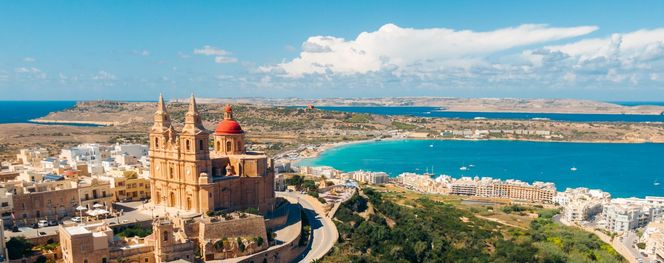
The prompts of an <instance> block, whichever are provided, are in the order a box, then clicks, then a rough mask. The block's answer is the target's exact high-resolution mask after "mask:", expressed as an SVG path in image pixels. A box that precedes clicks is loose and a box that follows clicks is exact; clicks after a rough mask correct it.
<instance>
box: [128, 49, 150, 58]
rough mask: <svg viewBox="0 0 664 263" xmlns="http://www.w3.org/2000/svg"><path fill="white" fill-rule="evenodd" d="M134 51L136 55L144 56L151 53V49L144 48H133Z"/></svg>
mask: <svg viewBox="0 0 664 263" xmlns="http://www.w3.org/2000/svg"><path fill="white" fill-rule="evenodd" d="M132 53H134V54H135V55H139V56H144V57H147V56H149V55H150V51H148V50H145V49H143V50H132Z"/></svg>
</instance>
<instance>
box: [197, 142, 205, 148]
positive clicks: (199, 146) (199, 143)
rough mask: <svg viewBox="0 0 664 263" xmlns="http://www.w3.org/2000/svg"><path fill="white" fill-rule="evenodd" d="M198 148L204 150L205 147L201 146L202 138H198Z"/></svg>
mask: <svg viewBox="0 0 664 263" xmlns="http://www.w3.org/2000/svg"><path fill="white" fill-rule="evenodd" d="M198 150H199V151H202V150H205V148H204V147H203V140H198Z"/></svg>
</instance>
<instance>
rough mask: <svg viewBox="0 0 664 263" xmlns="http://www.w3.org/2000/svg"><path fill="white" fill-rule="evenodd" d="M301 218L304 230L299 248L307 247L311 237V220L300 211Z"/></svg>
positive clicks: (302, 229) (302, 230)
mask: <svg viewBox="0 0 664 263" xmlns="http://www.w3.org/2000/svg"><path fill="white" fill-rule="evenodd" d="M300 218H302V228H301V229H300V231H301V233H300V241H299V242H298V246H306V245H307V244H308V243H309V235H311V222H309V218H308V217H307V215H306V214H305V213H304V211H302V210H300Z"/></svg>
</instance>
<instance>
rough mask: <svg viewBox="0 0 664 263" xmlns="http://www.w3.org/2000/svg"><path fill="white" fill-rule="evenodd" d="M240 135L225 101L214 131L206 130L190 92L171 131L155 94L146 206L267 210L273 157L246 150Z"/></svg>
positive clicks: (270, 206) (201, 210) (270, 203)
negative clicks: (182, 114)
mask: <svg viewBox="0 0 664 263" xmlns="http://www.w3.org/2000/svg"><path fill="white" fill-rule="evenodd" d="M244 135H245V133H244V131H243V130H242V128H241V126H240V124H239V123H238V122H237V121H236V120H235V119H234V118H233V109H232V108H231V106H230V105H227V106H226V107H225V109H224V118H223V120H222V121H221V122H219V124H218V125H217V126H216V129H215V130H214V131H208V130H206V129H205V127H204V126H203V123H202V120H201V116H200V114H199V112H198V108H197V106H196V99H195V98H194V96H193V95H192V96H191V99H190V101H189V108H188V110H187V113H186V114H185V119H184V127H183V128H182V130H181V131H177V130H176V129H175V128H174V127H173V125H172V123H171V118H170V116H169V114H168V111H167V109H166V104H165V103H164V99H163V97H162V96H160V97H159V102H158V103H157V111H156V112H155V114H154V124H153V126H152V127H151V129H150V134H149V140H150V143H149V145H150V147H149V150H150V186H151V194H152V199H151V202H152V204H154V205H157V206H166V207H173V208H177V209H180V210H186V211H190V212H195V213H205V212H207V211H211V210H227V211H231V210H243V209H247V208H255V209H258V211H260V212H261V213H264V212H267V211H271V210H272V209H273V205H274V199H275V197H274V164H273V161H272V160H271V159H268V157H267V156H266V155H265V154H263V153H258V152H249V151H247V150H246V149H245V137H244ZM210 140H212V141H210Z"/></svg>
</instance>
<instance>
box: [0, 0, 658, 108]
mask: <svg viewBox="0 0 664 263" xmlns="http://www.w3.org/2000/svg"><path fill="white" fill-rule="evenodd" d="M662 14H664V1H548V2H545V1H416V2H413V1H209V2H203V1H199V2H193V1H52V2H36V1H35V2H32V1H2V2H0V92H1V93H0V100H3V99H8V100H22V99H58V100H63V99H64V100H67V99H123V100H145V99H154V98H155V97H156V96H157V95H158V93H159V92H164V93H165V95H166V96H167V97H171V98H173V97H185V96H187V95H188V94H190V93H191V92H195V93H196V94H197V95H198V96H201V97H251V96H256V97H387V96H455V97H527V98H540V97H541V98H561V97H568V98H587V99H598V100H660V101H661V100H664V16H663V15H662Z"/></svg>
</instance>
